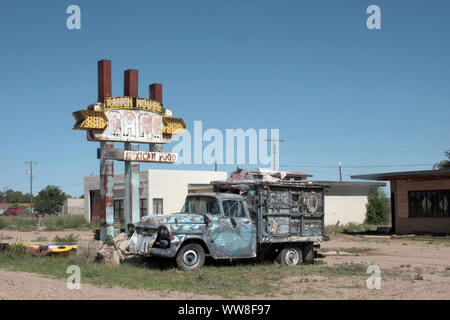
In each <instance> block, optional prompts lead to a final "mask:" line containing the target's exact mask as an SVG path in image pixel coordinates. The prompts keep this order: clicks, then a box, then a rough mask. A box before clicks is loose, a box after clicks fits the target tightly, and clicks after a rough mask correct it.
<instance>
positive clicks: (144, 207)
mask: <svg viewBox="0 0 450 320" xmlns="http://www.w3.org/2000/svg"><path fill="white" fill-rule="evenodd" d="M139 210H140V212H141V218H142V217H144V216H146V215H147V199H140V200H139Z"/></svg>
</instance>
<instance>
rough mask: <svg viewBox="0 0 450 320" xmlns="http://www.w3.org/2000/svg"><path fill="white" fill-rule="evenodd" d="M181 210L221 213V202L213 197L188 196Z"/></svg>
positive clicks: (186, 211) (214, 214)
mask: <svg viewBox="0 0 450 320" xmlns="http://www.w3.org/2000/svg"><path fill="white" fill-rule="evenodd" d="M181 212H184V213H199V214H211V215H213V216H218V215H220V209H219V203H218V201H217V199H216V198H213V197H187V198H186V202H185V203H184V206H183V209H181Z"/></svg>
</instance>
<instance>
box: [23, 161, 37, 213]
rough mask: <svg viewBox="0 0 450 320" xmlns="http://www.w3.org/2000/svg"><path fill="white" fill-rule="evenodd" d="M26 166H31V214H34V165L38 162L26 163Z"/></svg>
mask: <svg viewBox="0 0 450 320" xmlns="http://www.w3.org/2000/svg"><path fill="white" fill-rule="evenodd" d="M25 164H26V165H30V204H31V207H30V209H31V214H33V164H37V162H33V161H25Z"/></svg>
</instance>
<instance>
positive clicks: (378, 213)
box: [365, 188, 391, 224]
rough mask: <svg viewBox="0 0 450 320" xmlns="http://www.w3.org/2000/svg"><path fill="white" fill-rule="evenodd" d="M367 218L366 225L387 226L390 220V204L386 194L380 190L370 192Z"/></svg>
mask: <svg viewBox="0 0 450 320" xmlns="http://www.w3.org/2000/svg"><path fill="white" fill-rule="evenodd" d="M366 209H367V216H366V221H365V223H368V224H386V223H389V220H390V211H391V210H390V204H389V200H388V198H387V197H386V194H385V193H384V191H383V190H381V189H380V188H376V189H373V190H371V191H370V193H369V197H368V202H367V204H366Z"/></svg>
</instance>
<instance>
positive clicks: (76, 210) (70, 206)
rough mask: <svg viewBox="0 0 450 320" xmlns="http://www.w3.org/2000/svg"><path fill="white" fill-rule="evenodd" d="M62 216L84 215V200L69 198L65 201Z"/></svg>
mask: <svg viewBox="0 0 450 320" xmlns="http://www.w3.org/2000/svg"><path fill="white" fill-rule="evenodd" d="M61 214H63V215H69V216H75V215H83V214H84V199H72V198H68V199H66V201H64V205H63V207H62V210H61Z"/></svg>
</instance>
